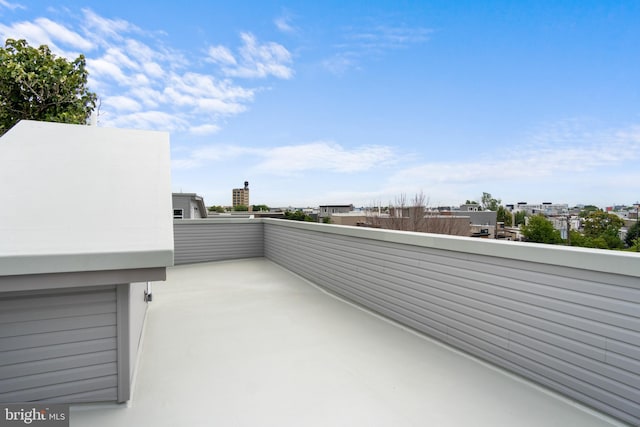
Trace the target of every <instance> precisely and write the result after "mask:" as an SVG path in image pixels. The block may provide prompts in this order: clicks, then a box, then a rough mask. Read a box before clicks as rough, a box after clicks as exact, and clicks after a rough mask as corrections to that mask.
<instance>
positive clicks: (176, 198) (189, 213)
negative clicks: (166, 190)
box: [171, 193, 207, 219]
mask: <svg viewBox="0 0 640 427" xmlns="http://www.w3.org/2000/svg"><path fill="white" fill-rule="evenodd" d="M171 200H172V204H173V219H197V218H206V217H207V208H206V207H205V205H204V199H203V198H202V197H200V196H198V195H197V194H196V193H173V194H171Z"/></svg>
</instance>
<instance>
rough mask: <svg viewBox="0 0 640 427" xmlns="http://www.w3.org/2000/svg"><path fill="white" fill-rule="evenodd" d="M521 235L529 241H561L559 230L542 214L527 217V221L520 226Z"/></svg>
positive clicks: (551, 242)
mask: <svg viewBox="0 0 640 427" xmlns="http://www.w3.org/2000/svg"><path fill="white" fill-rule="evenodd" d="M521 229H522V235H523V236H524V237H525V238H526V239H527V241H529V242H536V243H549V244H558V243H562V237H561V236H560V231H558V230H556V229H555V228H553V224H552V223H551V222H550V221H548V220H547V219H546V218H545V217H544V216H543V215H536V216H532V217H531V218H529V223H528V224H526V225H523V226H521Z"/></svg>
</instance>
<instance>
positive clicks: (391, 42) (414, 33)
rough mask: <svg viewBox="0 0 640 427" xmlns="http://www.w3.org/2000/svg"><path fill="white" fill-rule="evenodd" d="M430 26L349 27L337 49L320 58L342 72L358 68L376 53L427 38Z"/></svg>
mask: <svg viewBox="0 0 640 427" xmlns="http://www.w3.org/2000/svg"><path fill="white" fill-rule="evenodd" d="M432 32H433V30H431V29H428V28H422V27H407V26H405V25H388V24H379V25H375V26H373V27H371V26H370V27H365V28H349V29H347V30H345V31H344V33H343V35H342V37H343V42H342V43H339V44H337V45H336V46H335V47H336V49H337V50H336V52H335V53H334V54H332V55H331V56H329V57H328V58H327V59H325V60H323V61H322V62H321V64H322V66H323V67H324V68H325V69H326V70H327V71H329V72H331V73H333V74H337V75H341V74H344V73H345V72H346V71H348V70H350V69H358V68H360V67H361V65H360V64H361V62H363V61H364V60H365V59H366V58H368V57H372V56H373V57H379V56H382V55H384V53H385V52H387V51H389V50H396V49H404V48H408V47H410V46H411V45H416V44H421V43H424V42H426V41H428V40H429V38H430V35H431V33H432Z"/></svg>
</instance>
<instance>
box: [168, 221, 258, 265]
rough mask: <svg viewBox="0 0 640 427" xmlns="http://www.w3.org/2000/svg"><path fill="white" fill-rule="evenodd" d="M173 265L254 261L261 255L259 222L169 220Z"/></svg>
mask: <svg viewBox="0 0 640 427" xmlns="http://www.w3.org/2000/svg"><path fill="white" fill-rule="evenodd" d="M173 240H174V246H175V250H174V264H176V265H180V264H191V263H196V262H206V261H223V260H228V259H239V258H255V257H262V256H263V255H264V233H263V224H262V221H261V220H251V219H247V218H239V219H232V218H225V219H220V220H218V219H184V220H174V221H173Z"/></svg>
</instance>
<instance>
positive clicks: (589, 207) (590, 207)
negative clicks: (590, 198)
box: [578, 205, 600, 218]
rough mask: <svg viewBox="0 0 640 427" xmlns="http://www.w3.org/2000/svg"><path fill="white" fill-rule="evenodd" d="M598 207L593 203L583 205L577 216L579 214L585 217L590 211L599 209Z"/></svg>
mask: <svg viewBox="0 0 640 427" xmlns="http://www.w3.org/2000/svg"><path fill="white" fill-rule="evenodd" d="M599 210H600V208H599V207H597V206H594V205H586V206H585V207H583V208H582V209H581V210H580V214H579V215H578V216H580V217H581V218H586V217H588V216H589V215H590V214H591V213H593V212H597V211H599Z"/></svg>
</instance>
